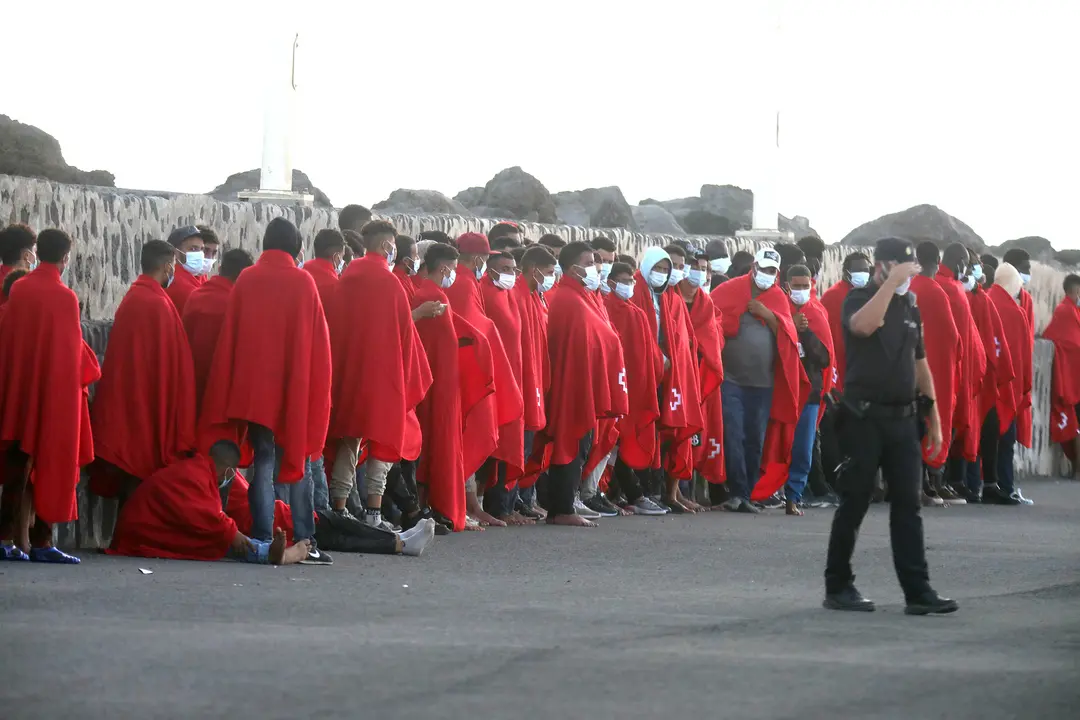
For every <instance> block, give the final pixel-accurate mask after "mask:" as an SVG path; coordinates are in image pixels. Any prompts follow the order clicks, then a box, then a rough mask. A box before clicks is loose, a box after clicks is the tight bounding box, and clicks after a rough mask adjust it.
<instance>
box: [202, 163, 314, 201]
mask: <svg viewBox="0 0 1080 720" xmlns="http://www.w3.org/2000/svg"><path fill="white" fill-rule="evenodd" d="M261 173H262V171H261V170H260V169H259V168H256V169H254V170H248V171H246V172H238V173H235V174H233V175H230V176H229V177H228V178H226V180H225V182H223V183H222V184H221V185H218V186H217V187H216V188H214V189H213V190H211V191H210V192H209V193H208V194H209V195H210V197H212V198H214V199H216V200H223V201H225V202H230V201H236V200H237V199H238V197H237V196H238V194H239V193H241V192H243V191H245V190H256V189H258V187H259V176H260V174H261ZM292 186H293V190H295V191H297V192H307V193H310V194H312V195H314V196H315V207H327V208H332V207H334V204H333V203H331V202H330V198H328V197H327V196H326V193H324V192H323V191H322V190H320V189H319V188H317V187H315V185H314V183H312V182H311V178H309V177H308V176H307V175H305V174H304V173H303V172H301V171H300V170H295V169H294V170H293V171H292Z"/></svg>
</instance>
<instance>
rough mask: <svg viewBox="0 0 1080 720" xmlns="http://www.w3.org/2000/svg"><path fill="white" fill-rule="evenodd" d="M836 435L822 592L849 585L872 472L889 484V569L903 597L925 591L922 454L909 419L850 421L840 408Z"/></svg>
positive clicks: (927, 579) (927, 581)
mask: <svg viewBox="0 0 1080 720" xmlns="http://www.w3.org/2000/svg"><path fill="white" fill-rule="evenodd" d="M837 437H838V439H839V441H840V450H841V452H842V453H843V455H844V459H843V461H842V462H841V466H840V472H839V474H838V476H837V486H836V490H837V492H838V493H839V494H840V507H838V508H837V509H836V514H835V515H834V516H833V522H832V533H831V535H830V536H829V552H828V560H827V561H826V566H825V591H826V592H828V593H835V592H839V591H840V590H842V589H844V588H845V587H847V586H848V585H849V584H851V583H852V581H853V580H854V578H855V576H854V574H853V573H852V570H851V555H852V553H853V552H854V550H855V538H856V537H857V536H858V533H859V527H860V526H861V525H862V521H863V518H864V517H865V516H866V511H867V509H869V507H870V498H871V496H872V495H873V492H874V478H875V476H876V475H877V471H878V468H881V470H882V473H883V474H884V476H885V482H886V483H888V486H889V494H890V498H891V502H890V504H889V534H890V539H891V541H892V554H893V565H894V566H895V568H896V576H897V578H898V579H899V580H900V586H901V587H902V588H903V589H904V595H905V597H906V598H907V599H909V600H910V599H913V598H915V597H917V596H919V595H921V594H922V593H924V592H926V591H927V590H929V589H930V573H929V570H928V569H927V566H926V550H925V547H924V544H923V543H924V541H923V524H922V515H921V511H922V496H921V494H920V489H921V479H922V451H921V449H920V447H919V430H918V423H917V421H916V419H915V418H914V417H906V418H899V417H890V418H880V417H862V418H856V417H853V416H852V415H851V412H850V410H847V409H846V408H843V407H842V408H841V409H840V416H839V417H838V418H837Z"/></svg>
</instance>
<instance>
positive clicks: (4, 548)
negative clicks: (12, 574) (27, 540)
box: [0, 544, 30, 562]
mask: <svg viewBox="0 0 1080 720" xmlns="http://www.w3.org/2000/svg"><path fill="white" fill-rule="evenodd" d="M0 560H11V561H13V562H30V556H29V555H27V554H26V553H24V552H23V551H22V548H18V547H15V545H14V544H12V545H0Z"/></svg>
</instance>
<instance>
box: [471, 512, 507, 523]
mask: <svg viewBox="0 0 1080 720" xmlns="http://www.w3.org/2000/svg"><path fill="white" fill-rule="evenodd" d="M472 514H473V515H474V516H475V517H476V519H477V520H479V521H480V524H481V525H485V526H490V527H506V523H504V522H503V521H502V520H500V519H499V518H497V517H495V516H494V515H489V514H488V513H486V512H484V511H483V510H479V509H478V510H477V511H476V512H475V513H472Z"/></svg>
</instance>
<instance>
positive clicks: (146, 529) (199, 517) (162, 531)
mask: <svg viewBox="0 0 1080 720" xmlns="http://www.w3.org/2000/svg"><path fill="white" fill-rule="evenodd" d="M236 532H237V529H236V522H234V521H233V519H232V518H230V517H229V516H228V515H226V514H225V511H224V510H222V508H221V494H220V491H219V490H218V485H217V477H216V475H215V472H214V464H213V462H211V461H210V460H209V459H208V458H206V457H205V456H203V455H196V456H194V457H191V458H187V459H184V460H178V461H176V462H174V463H172V464H171V465H169V466H168V467H164V468H161V469H160V470H158V471H157V472H155V473H154V474H153V475H151V476H150V477H149V478H147V479H146V480H145V481H144V482H143V483H141V484H140V485H139V487H138V488H136V490H135V492H134V493H132V495H131V497H130V498H129V499H128V501H127V502H126V503H125V504H124V507H123V509H122V510H121V511H120V517H119V518H118V519H117V521H116V530H114V531H113V543H112V547H110V548H109V549H108V550H106V552H107V553H109V554H110V555H134V556H136V557H151V558H171V559H174V560H221V559H222V558H224V557H225V556H226V554H227V553H228V550H229V545H230V544H232V541H233V538H235V537H236Z"/></svg>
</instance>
